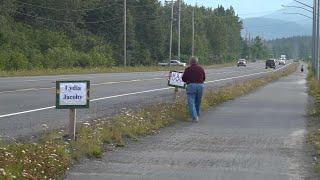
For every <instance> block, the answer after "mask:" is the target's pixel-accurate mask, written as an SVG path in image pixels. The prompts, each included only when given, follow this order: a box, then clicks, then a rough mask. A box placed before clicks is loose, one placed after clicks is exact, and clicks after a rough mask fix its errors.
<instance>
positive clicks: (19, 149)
mask: <svg viewBox="0 0 320 180" xmlns="http://www.w3.org/2000/svg"><path fill="white" fill-rule="evenodd" d="M296 69H297V65H291V66H289V67H288V68H287V69H285V70H282V71H280V72H278V73H274V74H271V75H268V76H265V77H263V78H259V79H254V80H248V81H245V82H238V83H234V84H233V85H230V86H226V87H222V88H220V89H218V90H210V89H207V91H206V93H205V94H206V95H205V97H204V99H203V104H202V108H203V110H206V109H208V108H210V107H214V106H216V105H218V104H221V103H223V102H226V101H228V100H232V99H234V98H236V97H239V96H242V95H244V94H246V93H249V92H251V91H253V90H255V89H256V88H258V87H260V86H263V85H265V84H267V83H269V82H271V81H274V80H277V79H279V78H280V77H282V76H286V75H288V74H290V73H292V72H294V71H296ZM186 119H187V108H186V104H185V99H183V98H182V99H180V100H178V101H176V102H175V103H171V104H168V103H159V104H154V105H153V106H149V107H146V108H144V109H141V110H139V111H131V110H129V109H123V110H122V112H121V113H120V114H119V115H117V116H115V117H112V118H108V119H97V120H94V121H91V122H85V123H83V124H82V125H81V126H80V127H79V129H78V131H77V141H70V140H68V139H66V138H65V136H64V135H65V133H64V131H56V132H50V133H45V134H44V135H43V136H42V138H40V140H39V141H38V142H37V143H23V142H14V143H10V144H6V143H2V144H1V143H0V179H23V178H25V179H49V178H59V177H61V176H63V175H64V173H65V172H66V171H67V170H68V168H69V167H70V166H71V165H72V163H73V162H76V160H79V159H81V158H84V157H88V158H99V157H102V156H103V154H104V153H108V150H110V147H113V148H115V147H123V146H125V140H126V139H131V140H133V141H138V138H139V137H140V136H144V135H149V134H154V133H157V132H158V130H159V129H161V128H162V127H165V126H169V125H171V124H174V123H175V122H176V121H177V120H182V121H184V120H186Z"/></svg>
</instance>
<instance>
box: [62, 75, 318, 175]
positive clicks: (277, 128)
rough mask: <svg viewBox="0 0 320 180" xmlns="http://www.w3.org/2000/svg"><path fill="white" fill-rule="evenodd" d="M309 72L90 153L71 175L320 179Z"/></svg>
mask: <svg viewBox="0 0 320 180" xmlns="http://www.w3.org/2000/svg"><path fill="white" fill-rule="evenodd" d="M305 76H306V75H305V74H303V73H300V72H297V73H295V74H293V75H291V76H289V77H285V78H282V79H281V80H279V81H277V82H274V83H271V84H269V85H267V86H265V87H263V88H260V89H258V90H257V91H255V92H253V93H251V94H249V95H247V96H244V97H241V98H238V99H236V100H234V101H230V102H227V103H224V104H223V105H221V106H219V107H217V108H214V109H212V110H210V111H208V112H205V113H204V114H203V116H202V117H200V122H199V123H182V122H181V123H178V124H177V125H175V126H173V127H169V128H166V129H163V130H162V131H161V132H160V133H159V134H157V135H154V136H148V137H145V138H142V139H141V141H140V142H138V143H134V142H132V143H130V144H129V145H128V147H126V148H123V149H115V151H113V152H107V153H106V155H105V157H103V158H102V159H101V160H100V159H99V160H85V161H84V162H82V163H80V164H78V165H75V166H74V167H73V168H72V169H71V170H70V172H69V173H68V176H67V177H66V179H70V180H73V179H77V180H82V179H83V180H100V179H101V180H102V179H111V180H118V179H119V180H144V179H146V180H147V179H148V180H149V179H152V180H153V179H158V180H162V179H166V180H181V179H183V180H189V179H190V180H193V179H197V180H300V179H316V178H315V176H314V174H313V173H312V160H311V159H312V158H311V157H312V156H311V155H310V152H309V151H308V147H307V145H306V144H305V134H306V119H305V114H306V111H305V108H306V103H307V98H308V95H307V93H306V81H305Z"/></svg>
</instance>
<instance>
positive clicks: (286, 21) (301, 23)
mask: <svg viewBox="0 0 320 180" xmlns="http://www.w3.org/2000/svg"><path fill="white" fill-rule="evenodd" d="M300 1H301V2H303V3H306V4H309V5H310V0H300ZM289 6H300V5H299V4H298V3H296V2H292V3H290V4H289ZM285 13H300V14H304V15H306V16H310V17H312V13H310V12H308V11H306V10H303V9H298V8H292V7H284V8H282V9H280V10H278V11H275V12H273V13H271V14H268V15H265V16H262V17H256V18H248V19H244V20H243V22H244V30H243V32H242V35H243V36H245V34H246V32H247V34H249V33H250V34H251V35H252V36H257V35H259V36H263V37H264V38H265V39H276V38H282V37H291V36H298V35H311V33H312V20H311V19H309V18H307V17H304V16H301V15H298V14H285Z"/></svg>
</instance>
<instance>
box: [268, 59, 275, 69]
mask: <svg viewBox="0 0 320 180" xmlns="http://www.w3.org/2000/svg"><path fill="white" fill-rule="evenodd" d="M268 68H273V69H275V68H276V60H275V59H268V60H267V61H266V69H268Z"/></svg>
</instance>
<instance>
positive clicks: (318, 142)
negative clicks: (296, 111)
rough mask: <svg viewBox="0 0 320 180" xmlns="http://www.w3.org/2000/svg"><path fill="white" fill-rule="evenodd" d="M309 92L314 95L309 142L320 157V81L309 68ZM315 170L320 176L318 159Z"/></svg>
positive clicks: (311, 106) (311, 105)
mask: <svg viewBox="0 0 320 180" xmlns="http://www.w3.org/2000/svg"><path fill="white" fill-rule="evenodd" d="M307 82H308V93H309V95H310V96H312V97H313V100H312V102H311V103H310V104H309V108H308V113H309V122H308V137H307V142H308V143H309V144H311V145H313V147H314V148H315V153H316V156H317V159H319V158H320V121H319V120H320V83H319V81H318V80H316V78H315V77H314V76H313V74H312V71H311V70H309V74H308V78H307ZM314 168H315V171H316V172H317V173H318V175H319V176H320V162H318V161H316V163H315V165H314Z"/></svg>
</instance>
